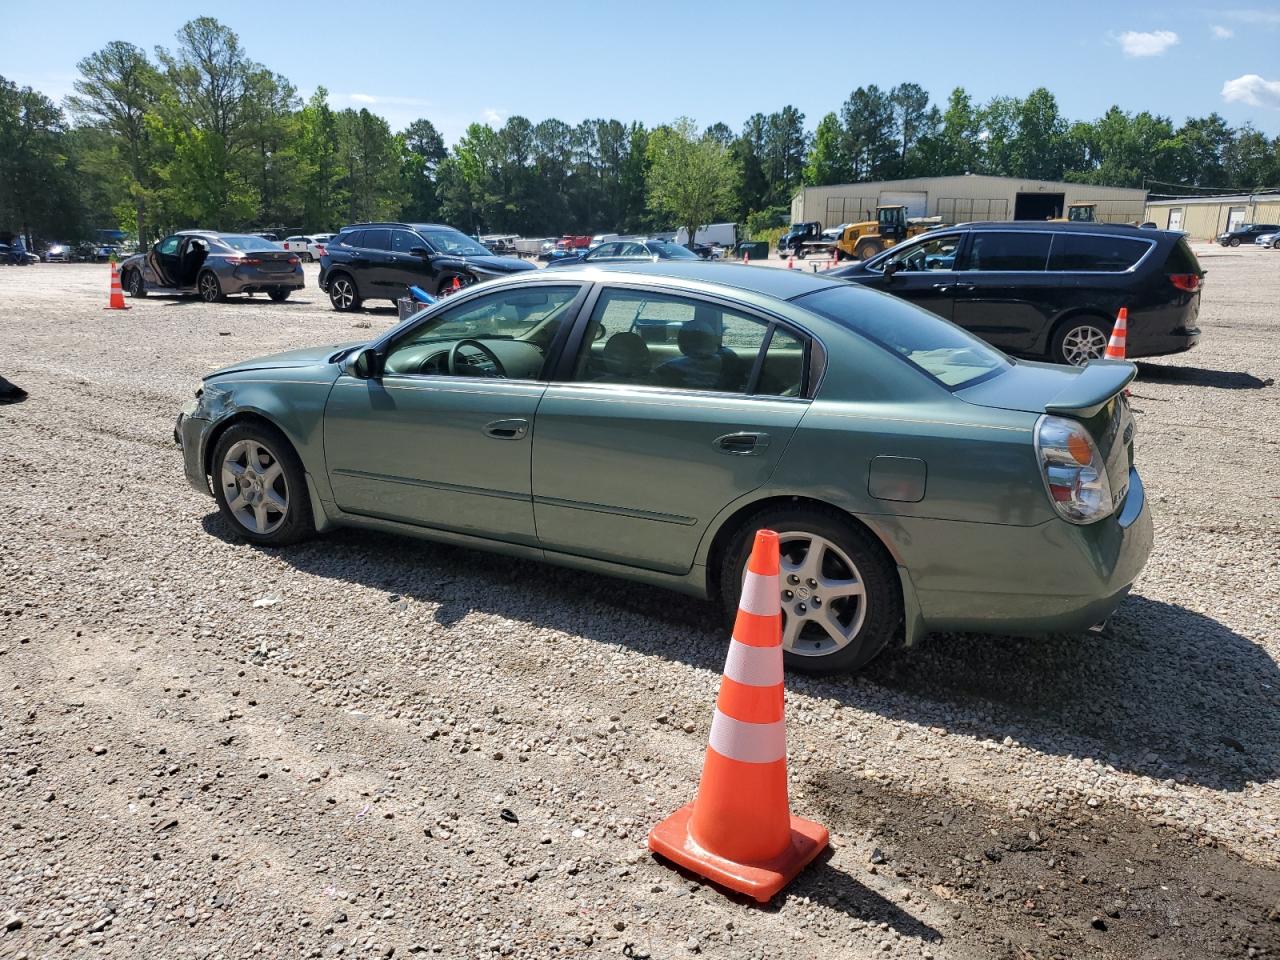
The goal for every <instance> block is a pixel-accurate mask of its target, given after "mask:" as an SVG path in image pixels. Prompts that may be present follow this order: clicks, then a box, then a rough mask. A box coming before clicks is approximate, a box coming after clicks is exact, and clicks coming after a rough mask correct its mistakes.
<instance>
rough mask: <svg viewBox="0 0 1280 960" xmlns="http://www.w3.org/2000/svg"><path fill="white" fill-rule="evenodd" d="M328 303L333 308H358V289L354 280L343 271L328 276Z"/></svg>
mask: <svg viewBox="0 0 1280 960" xmlns="http://www.w3.org/2000/svg"><path fill="white" fill-rule="evenodd" d="M329 303H330V304H331V305H332V306H333V309H335V310H343V311H345V310H359V309H360V291H359V290H357V289H356V282H355V281H354V280H352V279H351V278H350V277H349V276H347V275H346V274H345V273H335V274H334V275H333V276H331V277H330V278H329Z"/></svg>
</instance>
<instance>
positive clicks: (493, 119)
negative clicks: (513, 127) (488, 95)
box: [484, 107, 507, 127]
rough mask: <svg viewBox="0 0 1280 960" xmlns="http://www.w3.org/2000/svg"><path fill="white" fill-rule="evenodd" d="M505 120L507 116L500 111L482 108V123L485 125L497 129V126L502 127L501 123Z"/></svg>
mask: <svg viewBox="0 0 1280 960" xmlns="http://www.w3.org/2000/svg"><path fill="white" fill-rule="evenodd" d="M506 119H507V115H506V114H505V113H503V112H502V111H500V110H495V109H493V107H485V108H484V122H485V123H489V124H492V125H493V126H495V127H497V126H501V125H502V122H503V121H504V120H506Z"/></svg>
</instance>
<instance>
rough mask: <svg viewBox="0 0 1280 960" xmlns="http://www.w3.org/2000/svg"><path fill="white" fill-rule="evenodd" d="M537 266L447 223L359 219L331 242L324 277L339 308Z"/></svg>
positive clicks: (433, 291) (322, 268) (322, 262)
mask: <svg viewBox="0 0 1280 960" xmlns="http://www.w3.org/2000/svg"><path fill="white" fill-rule="evenodd" d="M536 269H537V267H535V266H534V265H533V264H531V263H526V262H525V261H523V260H520V259H518V258H517V257H498V256H494V255H493V253H491V252H490V251H489V250H488V249H487V248H485V247H484V246H482V245H481V244H480V243H479V242H478V241H476V240H473V239H471V237H468V236H467V235H466V234H465V233H462V232H461V231H459V230H455V229H454V228H453V227H447V226H443V225H442V224H437V223H357V224H352V225H351V226H349V227H343V228H342V230H341V232H339V234H338V235H337V236H336V237H334V238H333V239H332V240H330V241H329V242H328V243H327V244H326V245H325V252H324V255H323V256H321V257H320V281H319V282H320V289H321V290H324V291H325V292H326V293H327V294H329V302H330V303H331V304H333V308H334V309H335V310H358V309H360V305H361V304H362V303H363V302H364V301H365V300H390V301H392V302H393V303H394V302H395V301H396V300H398V299H399V298H400V297H403V296H404V295H405V294H406V293H407V292H408V289H409V287H411V286H416V287H420V288H422V289H423V290H426V291H427V293H429V294H431V295H432V296H436V295H438V294H440V293H441V292H442V291H444V292H447V291H448V290H450V289H451V288H453V287H454V286H462V287H466V286H470V285H471V284H473V283H479V282H480V281H482V280H490V279H492V278H493V277H498V276H505V275H506V274H508V273H517V272H519V271H521V270H536Z"/></svg>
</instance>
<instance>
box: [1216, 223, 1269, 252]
mask: <svg viewBox="0 0 1280 960" xmlns="http://www.w3.org/2000/svg"><path fill="white" fill-rule="evenodd" d="M1277 230H1280V224H1275V223H1242V224H1240V226H1238V227H1236V228H1235V229H1234V230H1228V231H1226V232H1225V233H1220V234H1218V242H1219V243H1220V244H1222V245H1223V246H1224V247H1238V246H1240V244H1242V243H1253V241H1255V240H1257V239H1258V238H1259V237H1260V236H1262V235H1263V234H1264V233H1275V232H1276V231H1277Z"/></svg>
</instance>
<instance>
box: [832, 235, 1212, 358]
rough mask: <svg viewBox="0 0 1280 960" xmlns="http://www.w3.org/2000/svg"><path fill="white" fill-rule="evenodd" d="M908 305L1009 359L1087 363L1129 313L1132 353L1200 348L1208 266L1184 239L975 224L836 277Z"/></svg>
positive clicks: (1129, 350) (845, 268)
mask: <svg viewBox="0 0 1280 960" xmlns="http://www.w3.org/2000/svg"><path fill="white" fill-rule="evenodd" d="M823 275H824V276H830V277H841V278H843V279H845V280H849V281H852V282H854V283H860V284H863V285H865V286H870V287H874V288H876V289H878V290H883V291H885V292H886V293H892V294H893V295H895V296H897V297H900V298H902V299H904V300H909V301H911V302H912V303H914V304H916V305H917V306H921V307H924V308H925V309H927V310H930V311H932V312H933V313H936V314H938V315H939V316H940V317H943V318H945V319H947V320H951V321H952V322H954V323H956V324H958V325H959V326H961V327H964V328H965V329H966V330H969V331H970V332H972V333H975V334H977V335H978V336H980V337H982V338H983V339H984V340H986V341H987V342H989V343H991V344H994V345H995V346H997V347H1000V348H1001V349H1002V350H1005V351H1008V352H1009V353H1013V354H1018V355H1021V356H1033V357H1046V358H1048V359H1050V360H1052V361H1054V362H1056V363H1071V364H1077V365H1078V364H1082V363H1087V362H1088V361H1090V360H1094V359H1097V358H1099V357H1101V356H1102V355H1103V353H1104V352H1105V351H1106V347H1107V341H1108V339H1109V338H1110V335H1111V329H1112V327H1113V326H1114V325H1115V319H1116V313H1117V312H1118V311H1119V309H1120V308H1121V307H1128V309H1129V332H1128V346H1127V355H1128V356H1130V357H1150V356H1159V355H1162V354H1169V353H1180V352H1182V351H1184V350H1190V349H1191V348H1192V347H1194V346H1195V345H1196V343H1198V342H1199V340H1200V328H1199V327H1198V326H1197V325H1196V321H1197V317H1198V316H1199V312H1200V288H1201V285H1202V283H1203V280H1204V270H1203V269H1201V267H1200V263H1199V261H1198V260H1196V256H1195V254H1194V253H1192V252H1191V247H1190V246H1188V244H1187V241H1186V238H1185V237H1184V235H1183V234H1181V233H1179V232H1176V231H1169V230H1142V231H1139V230H1137V229H1136V228H1134V227H1130V226H1124V225H1111V224H1104V223H1066V222H1057V223H1035V224H1031V223H1027V222H1020V221H1013V222H1001V223H971V224H962V225H961V226H958V227H952V228H947V229H939V230H935V231H932V232H930V233H927V234H923V235H922V236H920V237H917V238H915V239H914V240H911V241H908V242H907V243H904V244H900V245H898V246H896V247H891V248H890V249H889V250H886V251H884V252H883V253H881V254H879V255H878V256H875V257H872V258H870V259H869V260H864V261H859V262H857V263H852V264H849V265H847V266H840V267H836V268H835V269H833V270H828V271H826V272H825V273H824V274H823Z"/></svg>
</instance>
